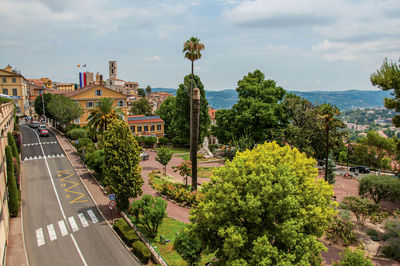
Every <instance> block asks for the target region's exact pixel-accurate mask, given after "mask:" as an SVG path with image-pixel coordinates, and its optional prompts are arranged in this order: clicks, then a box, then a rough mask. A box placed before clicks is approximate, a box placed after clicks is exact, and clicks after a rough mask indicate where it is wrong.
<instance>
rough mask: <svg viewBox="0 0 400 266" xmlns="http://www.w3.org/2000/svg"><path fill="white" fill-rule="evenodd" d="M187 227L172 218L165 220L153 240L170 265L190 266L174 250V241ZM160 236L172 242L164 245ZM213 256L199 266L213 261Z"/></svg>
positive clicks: (202, 261) (206, 258)
mask: <svg viewBox="0 0 400 266" xmlns="http://www.w3.org/2000/svg"><path fill="white" fill-rule="evenodd" d="M185 227H186V224H185V223H183V222H180V221H177V220H175V219H172V218H169V217H167V218H164V220H163V223H162V224H161V226H160V227H159V228H158V233H157V237H156V238H155V239H151V241H152V244H153V246H154V247H155V248H156V249H157V250H158V252H159V253H160V254H161V256H163V258H164V259H165V260H166V261H167V263H168V264H169V265H188V264H187V263H186V262H185V261H184V260H183V259H182V257H181V256H180V255H179V254H178V253H177V252H176V251H175V250H174V240H175V237H176V234H177V233H178V232H179V231H181V230H182V229H183V228H185ZM160 235H162V236H163V237H165V238H168V239H169V240H171V241H170V242H169V243H167V244H165V245H163V244H161V243H160ZM212 257H213V254H211V255H208V256H204V257H203V258H202V259H201V261H200V264H199V265H204V264H206V263H207V262H209V261H210V260H211V258H212Z"/></svg>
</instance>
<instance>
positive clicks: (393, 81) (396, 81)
mask: <svg viewBox="0 0 400 266" xmlns="http://www.w3.org/2000/svg"><path fill="white" fill-rule="evenodd" d="M370 80H371V83H372V85H374V86H378V87H379V88H380V89H381V90H384V91H391V90H393V92H392V95H394V96H395V97H394V98H385V107H386V108H388V109H393V110H394V111H396V112H399V111H400V99H399V95H400V65H399V64H396V62H390V63H389V62H388V61H387V58H386V59H385V61H384V62H383V64H382V66H381V68H380V69H378V70H377V71H376V72H375V73H373V74H372V75H371V77H370ZM393 124H394V125H395V126H396V127H400V115H398V114H395V115H394V116H393Z"/></svg>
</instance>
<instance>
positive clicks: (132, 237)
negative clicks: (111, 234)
mask: <svg viewBox="0 0 400 266" xmlns="http://www.w3.org/2000/svg"><path fill="white" fill-rule="evenodd" d="M113 227H114V229H115V231H116V232H117V233H118V234H119V235H120V237H121V238H122V240H124V242H125V243H126V244H127V245H128V246H130V247H131V246H132V244H133V243H134V242H136V241H138V240H140V238H139V237H138V236H137V235H136V232H135V231H134V230H133V229H132V228H131V227H130V226H129V225H128V224H127V222H126V221H125V220H124V219H123V218H121V219H118V220H117V221H115V222H114V225H113Z"/></svg>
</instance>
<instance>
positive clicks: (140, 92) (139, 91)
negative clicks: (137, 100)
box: [137, 88, 146, 97]
mask: <svg viewBox="0 0 400 266" xmlns="http://www.w3.org/2000/svg"><path fill="white" fill-rule="evenodd" d="M137 92H138V95H139V96H140V97H146V92H145V90H144V89H142V88H138V90H137Z"/></svg>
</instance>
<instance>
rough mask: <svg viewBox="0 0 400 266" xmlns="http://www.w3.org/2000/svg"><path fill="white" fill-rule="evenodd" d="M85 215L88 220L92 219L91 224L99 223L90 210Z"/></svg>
mask: <svg viewBox="0 0 400 266" xmlns="http://www.w3.org/2000/svg"><path fill="white" fill-rule="evenodd" d="M87 213H88V214H89V216H90V219H92V221H93V223H97V222H98V221H99V220H98V219H97V217H96V215H95V214H94V212H93V211H92V210H88V211H87Z"/></svg>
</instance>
